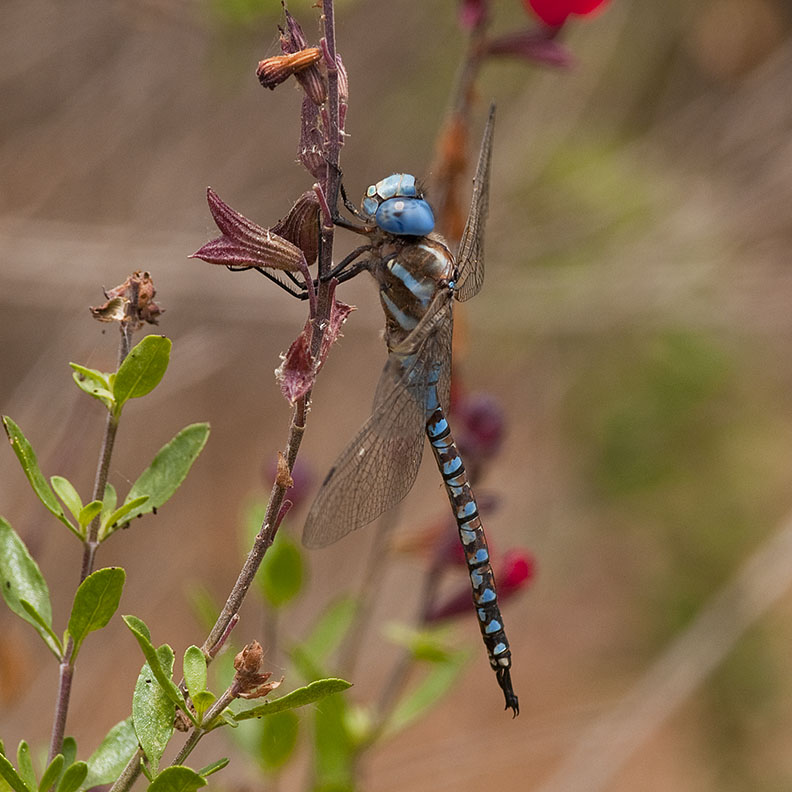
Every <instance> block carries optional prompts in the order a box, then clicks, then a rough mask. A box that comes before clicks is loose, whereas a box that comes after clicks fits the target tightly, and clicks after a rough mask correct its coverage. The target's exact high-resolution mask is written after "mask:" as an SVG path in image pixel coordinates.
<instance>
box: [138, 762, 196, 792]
mask: <svg viewBox="0 0 792 792" xmlns="http://www.w3.org/2000/svg"><path fill="white" fill-rule="evenodd" d="M202 786H206V779H204V778H203V777H202V776H200V775H199V774H198V773H196V772H195V770H192V769H191V768H189V767H183V766H181V765H176V766H174V767H168V768H166V769H165V770H163V771H162V772H161V773H160V774H159V775H158V776H157V777H156V778H155V779H154V780H153V781H152V782H151V783H150V784H149V786H148V792H195V790H196V789H200V788H201V787H202Z"/></svg>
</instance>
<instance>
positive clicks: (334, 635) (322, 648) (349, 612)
mask: <svg viewBox="0 0 792 792" xmlns="http://www.w3.org/2000/svg"><path fill="white" fill-rule="evenodd" d="M356 611H357V603H356V601H355V600H354V599H353V598H352V597H346V598H344V599H340V600H338V601H336V602H335V603H333V604H332V605H331V606H330V607H329V608H328V609H327V610H326V611H325V612H324V614H323V615H322V617H321V618H320V619H319V621H318V622H317V624H316V625H315V626H314V628H313V630H312V631H311V634H310V635H309V636H308V638H307V639H306V640H304V641H303V642H302V643H301V644H300V651H301V652H302V653H303V654H304V655H305V656H306V657H307V658H309V659H310V660H311V661H312V662H313V663H318V664H321V663H322V662H323V661H324V659H325V658H327V657H328V656H329V655H330V654H332V652H333V651H334V650H335V649H336V648H337V647H338V645H339V644H340V643H341V641H342V640H343V638H344V636H345V635H346V632H347V630H348V629H349V626H350V624H351V623H352V619H353V618H354V617H355V612H356Z"/></svg>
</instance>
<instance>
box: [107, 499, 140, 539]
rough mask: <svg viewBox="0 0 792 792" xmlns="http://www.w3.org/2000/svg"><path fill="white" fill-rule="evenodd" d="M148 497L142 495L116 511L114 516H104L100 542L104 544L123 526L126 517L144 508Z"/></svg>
mask: <svg viewBox="0 0 792 792" xmlns="http://www.w3.org/2000/svg"><path fill="white" fill-rule="evenodd" d="M148 499H149V498H148V495H141V496H140V497H139V498H135V499H134V500H132V501H129V502H128V503H125V504H124V505H123V506H122V507H121V508H120V509H116V510H115V511H114V512H113V513H112V514H107V516H104V515H103V516H102V526H101V528H100V529H99V541H100V542H103V541H104V540H105V539H106V538H107V537H108V536H110V534H111V533H113V532H114V531H115V530H116V529H117V528H118V527H119V525H120V524H121V522H122V520H123V518H124V517H126V516H127V514H129V512H131V511H132V510H133V509H136V508H137V507H138V506H142V505H143V504H144V503H145V502H146V501H147V500H148Z"/></svg>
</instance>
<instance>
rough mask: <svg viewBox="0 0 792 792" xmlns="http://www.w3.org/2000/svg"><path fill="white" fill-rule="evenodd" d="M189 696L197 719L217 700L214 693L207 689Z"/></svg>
mask: <svg viewBox="0 0 792 792" xmlns="http://www.w3.org/2000/svg"><path fill="white" fill-rule="evenodd" d="M191 698H192V703H193V705H194V706H195V711H196V712H197V713H198V718H199V719H201V718H203V715H204V712H206V711H207V710H208V709H209V707H211V706H212V704H214V703H215V701H216V700H217V697H216V696H215V694H214V693H212V692H211V691H209V690H201V691H200V692H198V693H196V694H195V695H194V696H191Z"/></svg>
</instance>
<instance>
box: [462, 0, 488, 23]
mask: <svg viewBox="0 0 792 792" xmlns="http://www.w3.org/2000/svg"><path fill="white" fill-rule="evenodd" d="M488 12H489V0H462V2H461V3H460V4H459V24H460V25H461V26H462V27H463V28H465V29H466V30H473V29H474V28H477V27H481V25H483V24H484V23H485V22H486V21H487V15H488Z"/></svg>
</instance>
